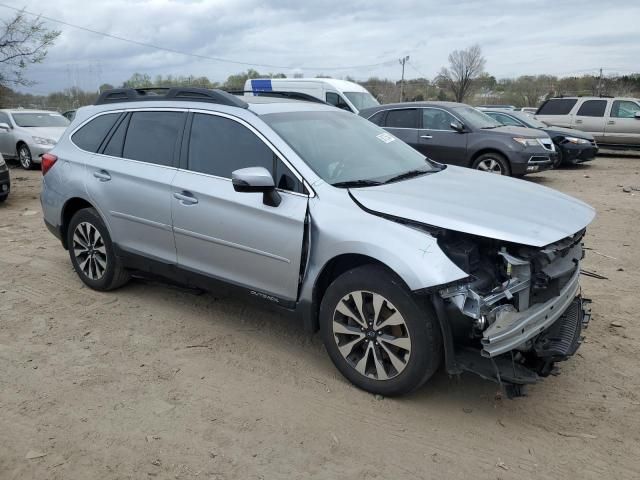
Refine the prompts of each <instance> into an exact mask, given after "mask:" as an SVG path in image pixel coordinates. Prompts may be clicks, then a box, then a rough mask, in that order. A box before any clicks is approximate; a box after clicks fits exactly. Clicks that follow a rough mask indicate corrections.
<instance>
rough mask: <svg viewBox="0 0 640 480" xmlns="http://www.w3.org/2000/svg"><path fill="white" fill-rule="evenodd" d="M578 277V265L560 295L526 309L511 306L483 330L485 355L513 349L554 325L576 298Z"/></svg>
mask: <svg viewBox="0 0 640 480" xmlns="http://www.w3.org/2000/svg"><path fill="white" fill-rule="evenodd" d="M579 277H580V269H578V268H576V271H575V273H574V274H573V276H572V277H571V279H570V280H569V282H567V284H566V285H565V286H564V288H563V289H562V291H561V292H560V295H558V296H557V297H554V298H552V299H551V300H549V301H547V302H545V303H540V304H535V305H532V306H531V307H530V308H528V309H527V310H525V311H523V312H518V311H515V310H508V309H505V310H503V311H502V312H500V313H499V314H498V316H497V317H496V320H495V322H493V323H492V324H491V326H490V327H489V328H487V329H486V330H485V331H484V333H483V338H482V340H481V343H482V352H481V353H482V356H483V357H488V358H491V357H495V356H497V355H500V354H502V353H505V352H508V351H510V350H514V349H516V348H518V347H520V346H522V345H524V344H525V343H526V342H528V341H529V340H531V339H533V338H534V337H536V336H537V335H540V334H541V333H542V332H544V331H545V330H546V329H548V328H549V327H551V326H552V325H553V324H554V323H555V322H556V320H558V318H560V317H561V316H562V315H563V314H564V313H565V310H567V309H568V308H569V306H570V305H571V302H572V301H573V300H574V298H576V295H577V294H578V291H579V289H580V284H579Z"/></svg>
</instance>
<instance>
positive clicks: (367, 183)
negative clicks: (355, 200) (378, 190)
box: [331, 180, 382, 188]
mask: <svg viewBox="0 0 640 480" xmlns="http://www.w3.org/2000/svg"><path fill="white" fill-rule="evenodd" d="M331 185H332V186H334V187H338V188H352V187H374V186H376V185H382V182H377V181H375V180H349V181H346V182H336V183H332V184H331Z"/></svg>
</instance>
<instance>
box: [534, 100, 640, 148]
mask: <svg viewBox="0 0 640 480" xmlns="http://www.w3.org/2000/svg"><path fill="white" fill-rule="evenodd" d="M535 118H536V119H538V120H540V121H543V122H544V123H546V124H548V125H555V126H558V127H568V128H575V129H578V130H582V131H583V132H589V133H590V134H592V135H593V136H594V137H595V139H596V141H597V142H598V143H599V144H600V145H610V146H618V147H621V146H625V147H640V100H638V99H637V98H623V97H557V98H551V99H549V100H547V101H546V102H544V103H543V104H542V105H541V106H540V108H539V109H538V111H537V112H536V115H535Z"/></svg>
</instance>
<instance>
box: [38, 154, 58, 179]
mask: <svg viewBox="0 0 640 480" xmlns="http://www.w3.org/2000/svg"><path fill="white" fill-rule="evenodd" d="M57 161H58V157H56V156H55V155H53V154H51V153H45V154H44V155H42V165H41V168H42V175H46V174H47V172H48V171H49V170H51V167H53V165H54V164H55V163H56V162H57Z"/></svg>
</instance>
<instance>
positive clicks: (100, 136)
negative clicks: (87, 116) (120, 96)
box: [71, 113, 121, 153]
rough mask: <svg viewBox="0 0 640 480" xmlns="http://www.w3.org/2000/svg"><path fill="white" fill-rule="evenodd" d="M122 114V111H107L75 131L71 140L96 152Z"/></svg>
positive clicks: (89, 150)
mask: <svg viewBox="0 0 640 480" xmlns="http://www.w3.org/2000/svg"><path fill="white" fill-rule="evenodd" d="M120 115H121V114H120V113H107V114H106V115H100V116H99V117H96V118H94V119H93V120H91V121H89V123H87V124H85V125H84V126H83V127H81V128H80V129H79V130H78V131H77V132H76V133H74V134H73V135H72V136H71V140H72V141H73V143H75V144H76V145H77V146H78V147H79V148H81V149H82V150H86V151H87V152H93V153H96V152H97V151H98V149H99V148H100V144H101V143H102V141H103V140H104V138H105V137H106V136H107V134H108V133H109V131H110V130H111V128H112V127H113V126H114V125H115V123H116V121H117V120H118V118H120Z"/></svg>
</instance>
